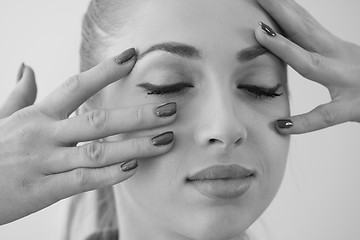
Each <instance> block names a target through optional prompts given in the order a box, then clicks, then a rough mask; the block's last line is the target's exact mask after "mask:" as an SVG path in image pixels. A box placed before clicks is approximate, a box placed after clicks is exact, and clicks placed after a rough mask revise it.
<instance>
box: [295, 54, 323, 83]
mask: <svg viewBox="0 0 360 240" xmlns="http://www.w3.org/2000/svg"><path fill="white" fill-rule="evenodd" d="M321 65H322V57H321V56H320V54H318V53H314V52H309V61H308V63H307V64H305V65H304V66H302V67H301V70H300V71H301V73H302V75H303V76H304V77H305V78H312V76H313V74H314V72H316V71H317V69H318V68H320V67H321Z"/></svg>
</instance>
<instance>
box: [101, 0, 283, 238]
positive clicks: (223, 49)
mask: <svg viewBox="0 0 360 240" xmlns="http://www.w3.org/2000/svg"><path fill="white" fill-rule="evenodd" d="M135 9H136V11H135V13H134V14H133V17H132V20H133V21H132V23H131V24H130V25H129V26H130V28H127V33H126V34H125V35H124V36H123V37H122V38H121V39H119V40H118V41H119V42H118V43H117V44H115V45H114V46H112V47H110V48H108V49H106V55H107V56H108V57H110V56H113V55H116V53H118V52H121V51H122V50H123V49H126V48H128V47H136V48H137V50H138V51H139V53H140V54H141V58H140V59H139V60H138V62H137V63H136V66H135V68H134V69H133V71H132V73H131V74H130V75H129V77H127V78H126V79H123V80H121V81H119V82H117V83H115V84H113V85H111V86H109V87H107V88H106V89H104V91H103V99H102V107H108V108H120V107H129V106H134V105H140V104H146V103H165V102H170V101H175V102H176V103H177V107H178V108H177V109H178V111H177V119H176V121H175V122H174V123H172V124H171V125H168V126H166V127H163V128H161V129H153V130H147V131H141V132H135V133H130V134H129V133H128V134H122V135H117V136H114V137H111V138H109V139H108V140H109V141H110V140H111V141H118V140H122V139H127V138H132V137H137V136H144V135H150V136H151V135H155V134H159V133H161V132H164V131H168V130H171V131H174V133H175V145H174V147H173V149H172V150H171V151H170V152H168V153H166V154H164V155H162V156H159V157H154V158H152V159H141V160H139V167H138V169H137V172H136V174H135V175H134V176H132V177H131V178H130V179H128V180H126V181H125V182H123V183H121V184H119V185H117V186H115V193H116V196H117V202H118V206H117V207H118V211H119V212H120V213H121V214H120V216H119V217H120V224H125V225H124V229H126V225H127V226H129V225H131V222H132V221H133V222H134V223H136V227H135V228H136V229H139V230H141V229H144V230H145V229H149V231H151V232H154V233H160V232H161V231H162V232H163V233H164V234H168V235H167V236H171V237H172V238H171V239H184V238H191V239H207V240H208V239H231V238H234V237H236V236H240V235H241V233H242V232H244V231H245V230H246V229H247V228H248V226H249V225H251V224H252V223H253V222H254V221H255V220H256V219H257V218H258V217H259V216H260V214H261V213H262V212H263V211H264V210H265V209H266V208H267V206H268V205H269V204H270V202H271V200H272V199H273V198H274V196H275V194H276V192H277V190H278V188H279V185H280V182H281V179H282V177H283V173H284V168H285V164H286V158H287V153H288V147H289V140H290V139H289V137H286V136H282V135H280V134H278V133H277V131H276V129H275V128H274V121H275V120H276V119H278V118H282V117H284V116H288V115H289V102H288V95H287V92H285V91H286V89H285V84H286V69H285V66H284V65H283V63H282V62H281V61H279V59H278V58H276V57H275V56H274V55H272V54H271V53H269V52H267V51H264V49H262V48H261V47H260V45H259V44H258V43H257V42H256V40H255V37H254V28H255V27H256V26H257V24H258V21H264V22H266V23H270V25H272V26H273V27H274V24H273V22H272V21H271V20H270V18H269V17H268V16H267V15H266V14H265V13H264V11H263V10H262V9H261V8H260V7H259V6H258V5H257V4H256V3H255V2H254V1H252V0H242V1H240V0H226V1H215V0H214V1H209V0H182V1H178V0H152V1H145V2H144V3H141V4H136V7H135ZM275 29H276V26H275ZM159 44H160V45H159ZM161 44H165V45H161ZM150 48H151V50H152V51H147V50H148V49H150ZM145 51H147V53H146V54H143V53H144V52H145ZM175 84H176V85H175ZM164 85H171V86H173V87H170V88H167V89H165V90H164V89H162V87H161V86H164ZM249 86H255V87H264V88H274V92H275V94H274V93H266V92H265V93H264V92H262V90H260V89H258V88H251V87H249ZM277 86H279V87H277ZM269 91H270V90H269ZM259 94H260V95H259ZM276 94H282V95H281V96H276ZM229 165H236V166H240V167H242V168H246V169H247V170H248V171H243V172H241V170H240V172H237V173H239V174H240V175H241V177H242V179H235V180H234V179H233V180H229V179H227V180H207V181H190V180H189V178H190V176H192V175H194V174H195V173H197V172H198V171H200V170H203V169H205V168H208V167H211V166H229ZM232 168H233V169H236V167H234V166H232ZM122 217H124V218H126V223H124V222H123V221H121V218H122ZM124 231H126V230H124ZM148 233H149V232H148ZM176 236H177V237H178V238H177V237H176Z"/></svg>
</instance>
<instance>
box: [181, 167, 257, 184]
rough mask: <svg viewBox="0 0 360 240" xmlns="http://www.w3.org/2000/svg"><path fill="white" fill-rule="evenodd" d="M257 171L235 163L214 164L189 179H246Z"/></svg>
mask: <svg viewBox="0 0 360 240" xmlns="http://www.w3.org/2000/svg"><path fill="white" fill-rule="evenodd" d="M255 174H256V172H255V171H253V170H250V169H247V168H244V167H241V166H239V165H236V164H233V165H228V166H220V165H219V166H212V167H208V168H205V169H203V170H201V171H199V172H197V173H195V174H193V175H191V176H189V177H187V179H186V180H187V181H203V180H231V179H244V178H248V177H252V176H255Z"/></svg>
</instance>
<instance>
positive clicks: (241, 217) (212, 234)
mask: <svg viewBox="0 0 360 240" xmlns="http://www.w3.org/2000/svg"><path fill="white" fill-rule="evenodd" d="M204 211H205V212H202V213H199V214H198V216H194V215H192V217H190V218H189V220H188V221H185V223H186V227H187V228H188V229H187V231H186V232H188V233H190V234H189V235H188V236H187V237H188V238H191V239H196V240H232V239H233V240H235V239H236V240H239V239H242V237H243V236H244V235H245V232H246V230H247V229H248V227H249V226H250V225H251V224H252V223H253V222H254V221H255V220H256V219H257V217H258V216H249V215H250V213H249V212H247V213H243V211H240V210H239V209H236V208H235V207H234V206H232V207H226V209H224V208H222V209H221V208H211V209H207V210H204Z"/></svg>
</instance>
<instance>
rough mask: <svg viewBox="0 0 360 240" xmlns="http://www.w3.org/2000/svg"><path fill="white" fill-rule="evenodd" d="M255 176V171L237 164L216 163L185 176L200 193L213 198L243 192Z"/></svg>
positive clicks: (232, 196)
mask: <svg viewBox="0 0 360 240" xmlns="http://www.w3.org/2000/svg"><path fill="white" fill-rule="evenodd" d="M255 177H256V171H254V170H250V169H247V168H244V167H241V166H239V165H236V164H233V165H227V166H224V165H217V166H211V167H208V168H205V169H203V170H201V171H199V172H197V173H195V174H193V175H190V176H188V177H187V178H186V182H187V183H188V184H190V185H192V186H194V187H195V189H196V190H198V191H199V192H200V193H201V194H203V195H205V196H207V197H210V198H213V199H219V198H220V199H224V198H237V197H240V196H242V195H243V194H245V193H246V192H247V191H248V189H249V188H250V186H251V184H252V182H253V180H254V179H255Z"/></svg>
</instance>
